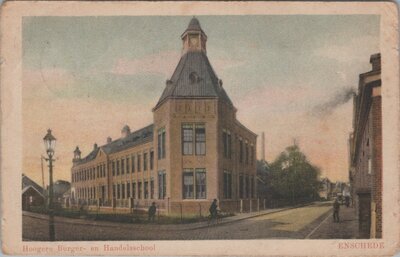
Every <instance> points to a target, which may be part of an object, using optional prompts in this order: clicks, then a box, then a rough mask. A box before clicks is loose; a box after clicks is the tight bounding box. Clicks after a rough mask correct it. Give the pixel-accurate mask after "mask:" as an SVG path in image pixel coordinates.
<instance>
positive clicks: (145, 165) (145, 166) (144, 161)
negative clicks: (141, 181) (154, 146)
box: [143, 153, 147, 171]
mask: <svg viewBox="0 0 400 257" xmlns="http://www.w3.org/2000/svg"><path fill="white" fill-rule="evenodd" d="M143 170H144V171H146V170H147V153H144V154H143Z"/></svg>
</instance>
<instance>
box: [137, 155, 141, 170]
mask: <svg viewBox="0 0 400 257" xmlns="http://www.w3.org/2000/svg"><path fill="white" fill-rule="evenodd" d="M140 157H141V156H140V154H138V155H137V166H136V167H137V171H138V172H139V171H140V170H141V165H140Z"/></svg>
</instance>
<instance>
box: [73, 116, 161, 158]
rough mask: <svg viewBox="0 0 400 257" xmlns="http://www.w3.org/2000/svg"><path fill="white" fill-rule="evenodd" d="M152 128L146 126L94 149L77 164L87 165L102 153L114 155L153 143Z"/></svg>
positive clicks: (152, 126) (151, 126)
mask: <svg viewBox="0 0 400 257" xmlns="http://www.w3.org/2000/svg"><path fill="white" fill-rule="evenodd" d="M153 128H154V125H153V124H151V125H148V126H146V127H144V128H141V129H139V130H137V131H134V132H132V133H130V134H129V135H128V136H127V137H124V138H119V139H117V140H114V141H112V142H110V143H108V144H105V145H103V146H100V147H97V148H94V149H93V150H92V151H91V152H90V153H89V154H88V155H87V156H86V157H85V158H82V159H81V160H80V161H78V162H77V164H83V163H87V162H89V161H92V160H94V159H95V158H96V156H97V153H98V152H99V151H100V149H101V150H102V151H104V152H105V153H106V154H111V153H116V152H119V151H122V150H125V149H128V148H131V147H134V146H137V145H141V144H144V143H147V142H151V141H153Z"/></svg>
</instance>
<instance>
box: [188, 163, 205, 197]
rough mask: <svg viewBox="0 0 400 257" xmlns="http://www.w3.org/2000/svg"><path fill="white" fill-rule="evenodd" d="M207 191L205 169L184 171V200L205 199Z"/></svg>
mask: <svg viewBox="0 0 400 257" xmlns="http://www.w3.org/2000/svg"><path fill="white" fill-rule="evenodd" d="M206 190H207V181H206V170H205V169H184V170H183V185H182V194H183V199H194V198H195V199H205V198H206V196H207V195H206Z"/></svg>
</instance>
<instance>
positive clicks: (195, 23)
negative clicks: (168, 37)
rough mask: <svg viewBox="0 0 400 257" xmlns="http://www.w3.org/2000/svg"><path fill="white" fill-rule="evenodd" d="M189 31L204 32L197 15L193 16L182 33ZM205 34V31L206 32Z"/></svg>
mask: <svg viewBox="0 0 400 257" xmlns="http://www.w3.org/2000/svg"><path fill="white" fill-rule="evenodd" d="M187 31H201V32H202V33H204V31H203V30H202V29H201V26H200V22H199V20H198V19H197V18H196V17H193V18H192V19H191V20H190V22H189V25H188V27H187V29H186V30H185V31H184V32H183V33H182V36H183V35H184V34H185V33H186V32H187ZM204 34H205V33H204Z"/></svg>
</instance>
